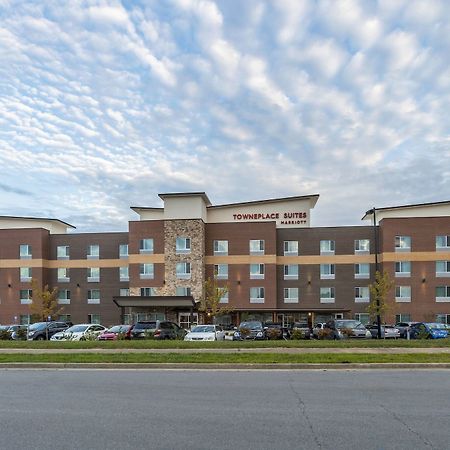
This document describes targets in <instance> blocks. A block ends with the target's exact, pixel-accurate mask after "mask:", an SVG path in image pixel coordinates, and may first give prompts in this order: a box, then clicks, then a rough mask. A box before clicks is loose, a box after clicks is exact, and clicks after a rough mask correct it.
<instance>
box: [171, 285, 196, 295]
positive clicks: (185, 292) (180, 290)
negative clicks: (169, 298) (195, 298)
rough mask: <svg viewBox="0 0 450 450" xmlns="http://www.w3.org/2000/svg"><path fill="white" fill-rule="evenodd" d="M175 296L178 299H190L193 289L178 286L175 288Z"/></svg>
mask: <svg viewBox="0 0 450 450" xmlns="http://www.w3.org/2000/svg"><path fill="white" fill-rule="evenodd" d="M175 295H176V296H177V297H189V296H191V295H192V288H191V287H190V286H177V287H176V288H175Z"/></svg>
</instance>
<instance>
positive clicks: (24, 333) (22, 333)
mask: <svg viewBox="0 0 450 450" xmlns="http://www.w3.org/2000/svg"><path fill="white" fill-rule="evenodd" d="M16 337H17V339H18V340H20V341H24V340H26V338H27V330H25V329H24V328H19V329H18V330H17V331H16Z"/></svg>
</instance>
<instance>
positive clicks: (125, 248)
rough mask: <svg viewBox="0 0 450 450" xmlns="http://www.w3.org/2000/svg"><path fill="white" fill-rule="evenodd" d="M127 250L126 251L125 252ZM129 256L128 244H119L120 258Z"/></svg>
mask: <svg viewBox="0 0 450 450" xmlns="http://www.w3.org/2000/svg"><path fill="white" fill-rule="evenodd" d="M125 250H126V253H124V251H125ZM128 256H129V254H128V244H119V259H126V258H128Z"/></svg>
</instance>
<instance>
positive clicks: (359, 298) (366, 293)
mask: <svg viewBox="0 0 450 450" xmlns="http://www.w3.org/2000/svg"><path fill="white" fill-rule="evenodd" d="M369 302H370V290H369V287H368V286H356V287H355V303H369Z"/></svg>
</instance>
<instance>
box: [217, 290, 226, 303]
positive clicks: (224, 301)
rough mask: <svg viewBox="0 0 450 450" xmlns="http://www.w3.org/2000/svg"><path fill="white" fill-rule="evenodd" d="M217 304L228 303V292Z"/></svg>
mask: <svg viewBox="0 0 450 450" xmlns="http://www.w3.org/2000/svg"><path fill="white" fill-rule="evenodd" d="M219 303H228V291H227V292H225V293H224V294H223V295H222V297H220V300H219Z"/></svg>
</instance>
